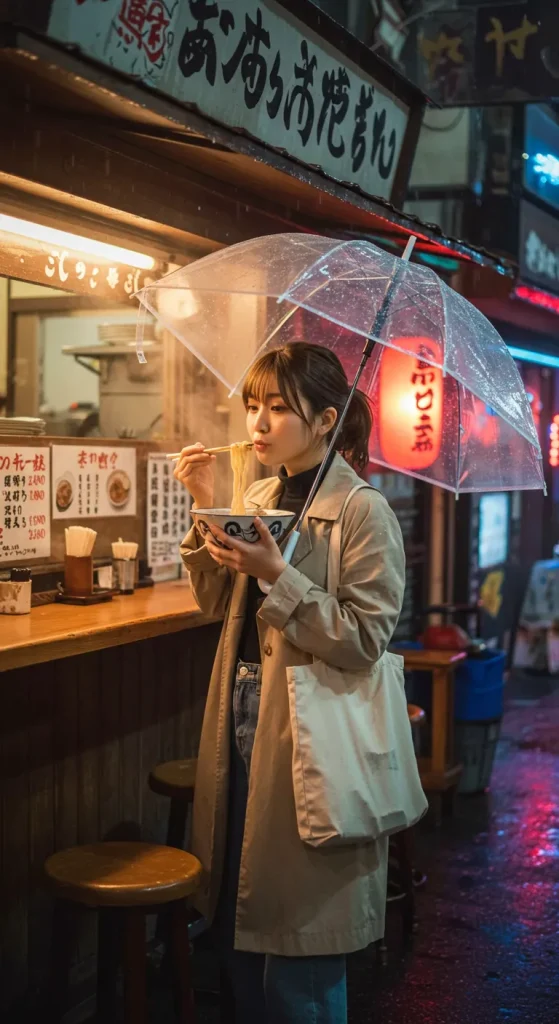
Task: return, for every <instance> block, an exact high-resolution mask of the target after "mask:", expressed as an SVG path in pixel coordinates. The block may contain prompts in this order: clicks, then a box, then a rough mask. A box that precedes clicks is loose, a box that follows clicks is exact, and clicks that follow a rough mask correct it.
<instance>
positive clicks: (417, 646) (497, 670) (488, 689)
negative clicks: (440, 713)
mask: <svg viewBox="0 0 559 1024" xmlns="http://www.w3.org/2000/svg"><path fill="white" fill-rule="evenodd" d="M391 646H392V650H394V651H402V652H403V651H405V650H408V651H420V650H421V649H422V647H423V644H421V643H419V641H409V642H407V643H395V644H392V645H391ZM505 660H506V656H505V652H504V651H483V652H482V653H481V654H479V655H478V656H477V657H476V658H467V659H466V661H463V662H461V664H460V665H459V666H458V668H457V669H456V672H455V675H454V679H455V686H454V718H455V719H456V720H457V721H459V722H484V721H489V720H493V719H496V718H500V717H501V715H502V714H503V698H504V688H505V680H504V673H505ZM406 675H408V673H406ZM409 675H410V677H411V678H410V680H409V683H408V685H406V694H407V696H408V700H410V701H412V702H413V703H414V704H419V706H420V707H422V708H423V710H424V711H425V712H426V714H427V715H429V714H430V713H431V704H432V699H431V691H432V680H431V673H430V672H411V673H409Z"/></svg>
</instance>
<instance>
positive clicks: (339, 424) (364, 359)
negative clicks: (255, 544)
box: [294, 342, 374, 530]
mask: <svg viewBox="0 0 559 1024" xmlns="http://www.w3.org/2000/svg"><path fill="white" fill-rule="evenodd" d="M373 346H374V342H373ZM373 346H371V351H370V352H363V355H362V356H361V362H360V363H359V369H358V370H357V373H356V374H355V377H354V379H353V384H352V385H351V388H350V391H349V395H348V397H347V401H346V404H345V406H344V408H343V410H342V412H341V414H340V416H339V417H338V421H337V423H336V427H335V430H334V433H333V435H332V439H331V441H330V444H329V445H328V448H327V451H326V455H325V456H324V458H323V460H322V465H321V466H320V469H319V470H318V473H317V474H316V477H315V481H314V483H313V485H312V487H311V489H310V491H309V496H308V498H307V500H306V502H305V505H304V508H303V510H302V512H301V514H300V516H299V519H298V520H297V523H296V525H295V527H294V529H295V530H298V529H299V527H300V525H301V523H302V522H303V520H304V518H305V516H306V514H307V512H308V511H309V509H310V507H311V505H312V503H313V501H314V498H315V495H316V492H317V491H318V488H319V487H320V485H321V483H322V481H323V480H324V475H325V471H326V466H327V465H328V462H329V460H330V456H331V455H332V453H333V452H334V451H335V449H336V444H337V441H338V438H339V436H340V433H341V430H342V427H343V425H344V422H345V418H346V416H347V412H348V409H349V407H350V405H351V400H352V398H353V396H354V394H355V392H356V391H357V388H358V385H359V381H360V380H361V375H362V373H363V370H364V369H365V366H366V365H367V363H368V361H369V357H370V354H371V352H372V350H373Z"/></svg>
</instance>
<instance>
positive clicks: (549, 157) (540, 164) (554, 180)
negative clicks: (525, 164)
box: [532, 153, 559, 185]
mask: <svg viewBox="0 0 559 1024" xmlns="http://www.w3.org/2000/svg"><path fill="white" fill-rule="evenodd" d="M532 163H533V165H534V173H535V174H537V175H538V176H539V178H540V184H541V185H546V184H547V183H548V182H549V184H550V185H559V158H558V157H556V156H553V154H552V153H535V154H534V156H533V157H532Z"/></svg>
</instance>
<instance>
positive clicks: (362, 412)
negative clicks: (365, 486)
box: [336, 389, 373, 473]
mask: <svg viewBox="0 0 559 1024" xmlns="http://www.w3.org/2000/svg"><path fill="white" fill-rule="evenodd" d="M348 390H349V389H348ZM372 429H373V414H372V412H371V406H370V405H369V399H368V398H367V396H366V395H365V394H363V392H362V391H356V392H355V394H354V396H353V398H352V399H351V402H350V406H349V409H348V411H347V414H346V418H345V420H344V425H343V427H342V429H341V433H340V436H339V437H338V443H337V445H336V447H337V448H338V450H339V451H340V452H341V453H342V455H343V456H344V457H345V458H346V459H347V461H348V462H349V463H350V465H352V466H353V468H354V469H356V470H357V471H358V472H360V473H361V472H363V470H364V469H365V466H366V465H367V463H368V462H369V438H370V436H371V430H372Z"/></svg>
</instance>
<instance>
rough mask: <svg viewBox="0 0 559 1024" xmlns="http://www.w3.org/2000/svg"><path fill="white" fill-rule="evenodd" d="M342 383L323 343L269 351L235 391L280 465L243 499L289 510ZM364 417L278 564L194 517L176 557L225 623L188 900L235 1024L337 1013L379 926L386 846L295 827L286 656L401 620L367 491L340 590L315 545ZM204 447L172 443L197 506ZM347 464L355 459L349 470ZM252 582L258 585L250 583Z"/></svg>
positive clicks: (374, 640) (209, 495)
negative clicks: (322, 844)
mask: <svg viewBox="0 0 559 1024" xmlns="http://www.w3.org/2000/svg"><path fill="white" fill-rule="evenodd" d="M348 392H349V387H348V382H347V378H346V375H345V373H344V370H343V368H342V366H341V363H340V362H339V360H338V358H337V357H336V356H335V355H334V354H333V353H332V352H330V351H329V350H328V349H325V348H321V347H318V346H315V345H309V344H306V343H303V342H298V343H296V344H294V345H288V346H285V347H284V348H281V349H276V350H273V351H270V352H268V353H266V354H265V355H264V356H262V358H261V359H259V360H258V362H257V363H256V364H255V366H254V367H253V368H252V370H251V371H250V372H249V375H248V377H247V380H246V383H245V386H244V389H243V400H244V403H245V407H246V415H247V428H248V433H249V436H250V438H251V440H252V441H253V443H254V451H255V453H256V457H257V458H258V460H259V462H260V463H261V464H262V465H264V466H278V465H279V466H281V467H282V468H281V469H280V472H279V477H273V478H268V479H266V480H260V481H258V482H257V483H255V484H253V485H252V487H250V488H249V490H248V492H247V495H246V507H247V508H250V507H251V506H254V505H256V506H260V507H264V508H282V509H287V510H290V511H293V512H295V513H298V512H300V511H301V510H302V507H303V505H304V503H305V499H306V498H307V496H308V494H309V491H310V487H311V485H312V482H313V480H314V478H315V475H316V471H317V468H318V466H319V464H320V463H321V461H322V458H323V456H324V454H325V452H326V449H327V446H328V442H329V439H330V437H331V435H332V431H333V429H334V425H335V423H336V420H337V418H338V416H339V415H340V412H341V410H342V408H343V406H344V404H345V401H346V398H347V396H348ZM370 430H371V414H370V410H369V406H368V403H367V400H366V398H365V396H364V395H362V394H360V393H357V394H356V395H355V396H354V398H353V400H352V403H351V406H350V408H349V412H348V415H347V418H346V421H345V423H344V427H343V430H342V433H341V436H340V439H339V450H340V452H341V453H342V455H343V456H344V457H342V455H340V454H336V455H335V456H334V458H333V460H332V462H331V464H330V467H329V469H328V472H327V474H326V477H325V480H324V482H323V483H322V485H321V487H320V489H319V491H318V493H317V495H316V497H315V499H314V501H313V503H312V506H311V508H310V511H309V514H308V517H307V518H306V521H305V523H304V524H303V527H302V531H301V537H300V540H299V542H298V544H297V548H296V550H295V554H294V556H293V558H292V561H291V564H290V565H286V563H285V562H284V560H283V557H282V553H281V550H280V548H279V547H278V545H277V544H276V542H275V541H274V540H273V538H272V537H271V536H270V534H269V532H268V530H267V529H266V527H265V526H264V524H263V523H262V521H261V520H258V519H256V526H257V529H258V532H259V534H260V537H261V540H260V542H259V543H257V544H253V545H250V544H246V543H244V542H242V541H236V540H233V539H231V538H230V537H228V536H227V535H226V534H224V533H223V532H222V531H220V530H219V529H215V537H217V539H219V540H220V541H221V542H222V543H225V544H226V545H227V548H226V549H224V548H222V547H220V546H218V545H217V544H216V543H215V539H214V537H212V536H210V535H208V536H207V537H206V540H205V544H204V542H203V540H202V539H201V537H200V536H199V535H198V533H197V531H196V528H193V529H192V530H191V531H190V533H189V534H188V536H187V537H186V538H185V540H184V542H183V544H182V547H181V552H182V557H183V559H184V562H185V564H186V565H187V567H188V569H189V570H190V576H191V581H192V587H193V590H194V594H195V596H196V599H197V601H198V603H199V605H200V607H201V608H202V610H203V611H204V612H206V613H207V614H208V615H212V616H222V617H223V618H224V625H223V630H222V634H221V641H220V644H219V648H218V652H217V655H216V659H215V663H214V670H213V674H212V679H211V683H210V689H209V694H208V699H207V705H206V712H205V718H204V725H203V730H202V739H201V744H200V751H199V757H198V775H197V778H196V793H195V803H194V818H193V841H192V846H193V852H194V853H195V854H196V855H197V856H198V857H199V858H200V860H201V862H202V865H203V869H204V881H203V887H202V891H201V893H200V895H199V899H198V902H197V906H198V909H199V910H200V911H201V912H202V913H203V914H204V915H205V916H206V917H208V918H209V919H210V920H212V921H213V927H214V934H215V935H216V939H217V943H218V948H219V952H220V956H221V962H222V966H223V971H224V975H225V977H226V979H227V982H228V985H229V990H230V993H231V999H232V1002H233V1003H234V1006H235V1018H234V1019H235V1020H236V1021H237V1022H238V1024H249V1022H250V1024H252V1022H254V1024H257V1022H262V1024H266V1022H273V1024H280V1022H281V1024H288V1022H289V1024H299V1022H300V1024H311V1022H316V1024H345V1022H346V1020H347V1006H346V976H345V954H346V953H350V952H352V951H354V950H358V949H362V948H364V947H365V946H367V945H368V944H369V943H370V942H372V941H374V940H376V939H378V938H380V937H381V936H382V935H383V932H384V906H385V896H386V862H387V843H386V842H385V841H382V842H378V843H371V844H368V845H361V846H358V845H355V846H346V847H338V848H329V849H320V848H318V849H317V848H312V847H310V846H306V845H305V844H304V843H303V842H302V841H301V840H300V838H299V834H298V831H297V820H296V813H295V801H294V794H293V783H292V774H291V771H292V768H291V760H292V737H291V727H290V719H289V704H288V691H287V682H286V667H288V666H292V665H304V664H308V663H310V662H312V658H313V655H317V656H318V657H320V658H321V659H322V660H323V661H326V662H329V663H331V664H333V665H335V666H337V667H338V668H341V669H344V668H346V669H348V670H355V669H359V668H360V667H365V666H369V665H371V664H373V663H374V662H376V661H377V660H378V659H379V658H380V657H381V656H382V654H383V652H384V651H385V649H386V647H387V645H388V643H389V641H390V639H391V636H392V633H393V631H394V628H395V626H396V623H397V621H398V616H399V614H400V609H401V605H402V598H403V592H404V574H405V566H404V553H403V546H402V537H401V533H400V528H399V526H398V523H397V520H396V518H395V516H394V514H393V513H392V511H391V510H390V508H389V506H388V505H387V503H386V501H385V500H384V498H383V497H382V495H381V494H380V493H378V492H377V491H375V490H373V489H372V488H364V489H361V490H359V491H358V492H357V493H356V494H355V495H354V496H353V497H352V499H351V501H350V502H349V504H348V507H347V509H346V511H345V513H344V517H343V525H342V552H343V554H342V564H341V576H340V586H339V589H338V595H337V598H336V597H334V596H333V595H331V594H329V593H328V592H327V590H326V572H327V561H328V557H327V556H328V541H329V536H330V533H331V530H332V526H333V524H334V522H335V521H336V519H337V518H338V516H339V515H340V512H341V509H342V506H343V504H344V501H345V499H346V497H347V495H348V494H349V492H350V491H351V490H352V488H353V487H354V486H355V484H356V483H357V482H358V476H357V474H356V472H355V470H354V469H353V468H352V466H355V467H357V468H358V469H362V468H363V467H364V466H365V465H366V463H367V461H368V440H369V434H370ZM214 459H215V456H213V457H212V456H211V455H208V454H207V453H206V452H205V451H204V448H203V445H201V444H198V445H194V446H192V447H189V448H185V449H183V452H182V453H181V458H180V460H179V462H178V465H177V469H176V471H175V475H176V476H177V478H178V479H179V480H180V481H181V482H182V483H183V484H184V485H185V487H187V489H188V490H189V491H190V493H191V495H192V498H193V502H194V507H198V508H208V507H211V506H212V504H213V480H214ZM350 464H351V465H350ZM258 579H262V580H265V581H266V582H267V583H269V584H270V585H271V589H270V591H269V593H268V594H267V596H265V595H264V594H263V593H262V592H261V591H260V589H259V587H258V582H257V580H258Z"/></svg>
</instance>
